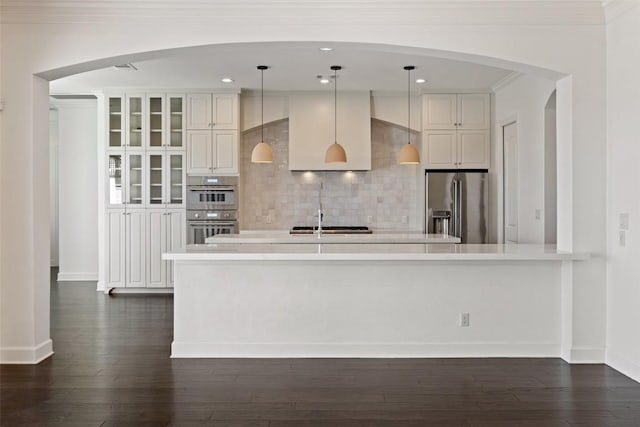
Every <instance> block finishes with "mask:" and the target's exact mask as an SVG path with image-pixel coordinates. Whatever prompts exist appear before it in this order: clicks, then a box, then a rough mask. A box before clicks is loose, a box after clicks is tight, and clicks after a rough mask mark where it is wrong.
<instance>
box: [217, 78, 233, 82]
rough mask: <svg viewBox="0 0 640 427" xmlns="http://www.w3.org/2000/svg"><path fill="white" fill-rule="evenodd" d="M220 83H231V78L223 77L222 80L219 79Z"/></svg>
mask: <svg viewBox="0 0 640 427" xmlns="http://www.w3.org/2000/svg"><path fill="white" fill-rule="evenodd" d="M220 81H221V82H222V83H233V79H232V78H230V77H225V78H223V79H222V80H220Z"/></svg>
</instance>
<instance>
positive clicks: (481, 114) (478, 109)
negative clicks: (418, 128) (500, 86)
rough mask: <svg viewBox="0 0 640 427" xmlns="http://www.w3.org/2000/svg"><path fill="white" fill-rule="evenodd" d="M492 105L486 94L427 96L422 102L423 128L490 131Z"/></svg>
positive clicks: (430, 94)
mask: <svg viewBox="0 0 640 427" xmlns="http://www.w3.org/2000/svg"><path fill="white" fill-rule="evenodd" d="M490 105H491V104H490V97H489V94H486V93H465V94H448V93H444V94H443V93H436V94H434V93H429V94H425V95H424V96H423V102H422V127H423V129H429V130H443V129H459V130H479V129H489V128H490V126H491V107H490Z"/></svg>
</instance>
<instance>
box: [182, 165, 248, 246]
mask: <svg viewBox="0 0 640 427" xmlns="http://www.w3.org/2000/svg"><path fill="white" fill-rule="evenodd" d="M236 233H238V178H237V177H235V176H224V177H219V176H189V177H187V244H203V243H205V239H206V238H207V237H210V236H214V235H216V234H236Z"/></svg>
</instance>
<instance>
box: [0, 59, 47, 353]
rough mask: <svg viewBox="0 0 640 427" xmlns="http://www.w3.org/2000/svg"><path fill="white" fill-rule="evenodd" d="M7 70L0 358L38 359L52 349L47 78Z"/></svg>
mask: <svg viewBox="0 0 640 427" xmlns="http://www.w3.org/2000/svg"><path fill="white" fill-rule="evenodd" d="M5 59H6V58H5ZM7 69H8V70H7ZM5 70H7V71H6V72H5V75H3V76H2V77H3V85H2V92H3V97H4V99H5V105H4V109H3V111H2V113H1V114H2V122H1V130H0V135H1V140H2V144H1V145H0V153H1V154H0V200H1V202H0V203H1V204H0V236H1V237H0V363H37V362H39V361H41V360H43V359H45V358H47V357H49V356H50V355H51V354H52V353H53V345H52V341H51V338H50V327H49V258H50V257H49V252H50V248H49V244H48V240H49V237H48V236H49V194H48V193H49V192H48V188H49V184H48V182H49V147H48V140H49V136H48V121H49V109H48V97H49V83H48V82H47V81H46V80H44V79H42V78H39V77H35V76H33V75H30V74H28V73H24V72H20V71H16V70H19V67H6V68H5ZM7 72H8V73H13V74H12V75H7V74H6V73H7ZM6 82H11V84H10V85H9V84H6Z"/></svg>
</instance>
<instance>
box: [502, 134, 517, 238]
mask: <svg viewBox="0 0 640 427" xmlns="http://www.w3.org/2000/svg"><path fill="white" fill-rule="evenodd" d="M502 137H503V144H504V152H503V156H504V157H503V158H504V169H503V173H504V242H505V243H507V244H510V243H518V127H517V124H516V123H511V124H509V125H507V126H503V127H502Z"/></svg>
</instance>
